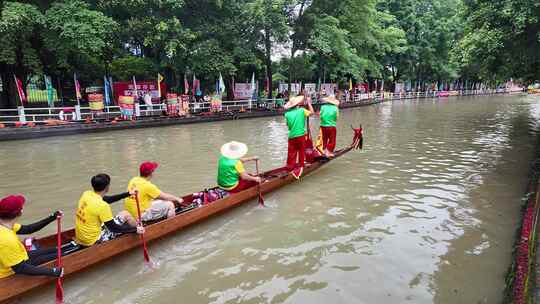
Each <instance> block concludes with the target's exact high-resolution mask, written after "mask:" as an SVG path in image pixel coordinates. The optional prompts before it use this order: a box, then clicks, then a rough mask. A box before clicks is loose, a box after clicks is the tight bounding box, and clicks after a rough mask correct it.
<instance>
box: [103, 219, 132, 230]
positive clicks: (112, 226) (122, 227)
mask: <svg viewBox="0 0 540 304" xmlns="http://www.w3.org/2000/svg"><path fill="white" fill-rule="evenodd" d="M105 226H107V229H109V231H111V232H113V233H135V232H137V228H136V227H131V226H129V225H118V224H117V223H115V222H114V220H110V221H108V222H105Z"/></svg>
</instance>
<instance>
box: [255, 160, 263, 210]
mask: <svg viewBox="0 0 540 304" xmlns="http://www.w3.org/2000/svg"><path fill="white" fill-rule="evenodd" d="M255 170H256V171H257V177H259V178H261V176H260V175H259V160H258V159H257V160H256V161H255ZM257 192H259V205H261V206H264V198H263V196H262V193H261V182H260V181H259V183H258V184H257Z"/></svg>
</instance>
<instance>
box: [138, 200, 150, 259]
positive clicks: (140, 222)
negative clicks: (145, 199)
mask: <svg viewBox="0 0 540 304" xmlns="http://www.w3.org/2000/svg"><path fill="white" fill-rule="evenodd" d="M135 202H136V203H137V216H138V218H139V225H141V227H142V225H143V222H142V218H141V204H140V203H139V192H136V193H135ZM140 235H141V242H142V244H143V254H144V261H145V262H147V263H149V262H150V256H149V255H148V248H146V240H145V239H144V233H141V234H140Z"/></svg>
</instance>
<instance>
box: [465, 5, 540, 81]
mask: <svg viewBox="0 0 540 304" xmlns="http://www.w3.org/2000/svg"><path fill="white" fill-rule="evenodd" d="M464 18H465V19H466V21H467V22H466V26H465V33H464V36H463V38H462V39H461V40H460V42H459V45H458V46H457V48H456V49H455V50H454V53H455V55H454V58H455V61H456V63H457V64H458V65H459V67H460V68H461V69H462V71H463V73H464V74H469V75H471V76H472V75H475V76H477V77H478V78H480V79H483V80H495V81H497V80H498V81H500V80H505V79H508V78H510V77H514V78H519V79H522V80H523V81H525V82H529V83H530V82H534V81H537V80H540V52H539V49H540V3H539V2H538V1H516V0H502V1H486V0H475V1H467V2H465V5H464Z"/></svg>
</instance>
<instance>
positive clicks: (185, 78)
mask: <svg viewBox="0 0 540 304" xmlns="http://www.w3.org/2000/svg"><path fill="white" fill-rule="evenodd" d="M184 94H186V95H188V94H189V82H188V81H187V77H186V74H184Z"/></svg>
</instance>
